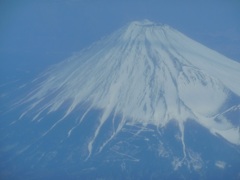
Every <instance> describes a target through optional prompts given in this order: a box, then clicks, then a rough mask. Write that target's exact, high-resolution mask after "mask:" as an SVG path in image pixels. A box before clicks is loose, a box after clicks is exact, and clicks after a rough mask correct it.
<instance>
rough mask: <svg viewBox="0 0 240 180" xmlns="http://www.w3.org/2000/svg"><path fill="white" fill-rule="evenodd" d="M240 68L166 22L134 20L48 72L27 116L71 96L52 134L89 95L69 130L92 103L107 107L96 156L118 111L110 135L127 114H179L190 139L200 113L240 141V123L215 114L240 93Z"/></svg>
mask: <svg viewBox="0 0 240 180" xmlns="http://www.w3.org/2000/svg"><path fill="white" fill-rule="evenodd" d="M239 69H240V64H239V63H237V62H234V61H232V60H229V59H228V58H226V57H224V56H222V55H220V54H219V53H217V52H215V51H213V50H210V49H208V48H207V47H205V46H203V45H201V44H199V43H197V42H195V41H194V40H191V39H190V38H188V37H187V36H185V35H183V34H182V33H180V32H178V31H177V30H175V29H173V28H171V27H169V26H167V25H161V24H156V23H152V22H150V21H148V20H144V21H140V22H138V21H135V22H132V23H130V24H128V25H127V26H124V27H123V28H122V29H120V30H118V31H116V32H115V33H113V34H112V35H110V36H108V37H106V38H105V39H103V40H101V41H99V42H98V43H96V44H94V45H93V46H91V47H90V48H88V49H85V50H84V51H82V52H81V53H80V54H78V55H75V56H73V57H71V58H69V59H67V60H66V61H64V62H62V63H59V64H57V65H56V66H54V67H52V68H51V69H50V70H49V71H47V72H46V74H43V77H44V78H45V79H44V80H41V81H40V83H39V84H38V87H37V88H36V89H35V91H33V93H31V94H30V95H29V96H28V97H27V98H26V99H25V100H24V101H23V102H22V104H27V105H28V107H27V108H26V110H25V111H24V112H23V113H22V115H21V116H20V119H21V118H24V117H25V115H27V114H28V113H30V112H32V111H33V112H35V114H36V115H35V116H34V117H33V120H38V119H39V118H41V116H43V115H44V114H46V115H47V114H50V113H52V112H55V111H57V110H58V109H59V108H60V107H61V106H62V105H63V104H64V103H65V102H66V101H68V100H71V103H70V105H69V107H68V108H67V109H66V111H65V113H64V115H63V116H62V118H60V119H59V120H57V121H56V122H55V123H54V124H53V125H52V126H51V127H50V128H49V129H48V130H47V131H46V132H45V133H44V134H43V136H46V135H47V134H48V133H49V132H50V131H51V130H53V129H54V128H56V127H57V126H58V125H59V124H60V123H62V122H63V121H64V119H65V118H66V117H68V116H69V115H70V114H71V113H72V112H73V111H74V110H75V109H76V107H77V106H78V105H79V104H82V103H88V104H89V105H88V107H87V110H86V111H85V113H83V114H82V116H81V117H79V121H78V122H77V124H76V125H74V127H72V128H70V129H69V131H68V135H67V136H68V137H69V136H71V133H72V132H73V131H74V130H75V128H76V127H78V126H80V125H81V123H82V122H83V121H84V119H85V116H86V115H87V114H88V113H89V112H91V110H92V109H94V108H97V109H102V110H103V113H102V115H101V117H99V120H97V122H98V126H97V127H96V129H95V132H94V133H93V136H92V138H91V140H90V141H89V143H88V151H89V157H90V155H91V153H92V148H93V144H94V143H95V139H96V138H97V136H98V135H99V133H100V132H101V129H102V127H103V126H104V124H105V123H106V122H107V121H114V120H109V117H110V115H111V114H112V113H114V114H116V115H121V116H122V120H121V122H120V123H119V126H118V127H117V128H116V129H115V132H113V133H112V135H111V136H110V137H109V139H112V138H113V135H114V134H117V133H118V132H120V131H121V128H122V127H123V126H124V124H126V123H127V122H128V123H129V122H130V123H132V124H135V123H141V124H142V125H143V126H146V125H148V124H154V125H156V126H159V127H164V126H166V124H168V123H169V122H170V121H172V120H175V121H177V122H178V124H179V128H180V131H181V134H182V144H183V147H185V144H184V122H185V121H186V120H188V119H195V120H196V121H197V122H198V123H199V124H201V125H202V126H204V127H205V128H207V129H208V130H209V131H210V132H212V133H213V134H214V135H217V134H219V135H221V136H222V137H223V138H225V139H226V140H227V141H229V142H231V143H233V144H236V145H239V144H240V136H239V125H238V126H236V125H233V124H232V123H231V121H230V120H228V119H227V118H225V120H222V121H216V120H215V116H216V115H217V114H219V113H221V112H218V111H219V109H221V108H222V107H223V106H225V104H224V103H226V102H227V100H228V99H229V97H230V96H231V94H233V95H234V94H235V95H236V97H238V101H239V96H240V86H239V84H240V79H239V77H240V71H239ZM229 79H230V80H229ZM36 81H37V80H36ZM42 102H44V103H43V106H41V107H39V105H40V104H41V103H42ZM239 102H240V101H239ZM233 105H236V104H232V105H229V106H233ZM114 116H115V115H114ZM183 149H184V148H183Z"/></svg>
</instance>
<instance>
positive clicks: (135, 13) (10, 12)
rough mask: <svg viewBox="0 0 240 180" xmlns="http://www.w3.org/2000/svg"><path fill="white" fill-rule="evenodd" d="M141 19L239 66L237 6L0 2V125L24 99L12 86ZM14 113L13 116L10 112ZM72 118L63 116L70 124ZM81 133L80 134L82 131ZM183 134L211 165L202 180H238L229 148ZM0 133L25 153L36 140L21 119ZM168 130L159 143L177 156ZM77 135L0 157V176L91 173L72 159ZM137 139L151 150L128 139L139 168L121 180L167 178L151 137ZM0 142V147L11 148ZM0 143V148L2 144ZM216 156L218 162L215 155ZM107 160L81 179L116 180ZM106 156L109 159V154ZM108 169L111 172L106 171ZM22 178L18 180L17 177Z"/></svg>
mask: <svg viewBox="0 0 240 180" xmlns="http://www.w3.org/2000/svg"><path fill="white" fill-rule="evenodd" d="M142 19H149V20H151V21H155V22H159V23H166V24H168V25H170V26H172V27H173V28H176V29H177V30H179V31H180V32H182V33H184V34H186V35H187V36H189V37H191V38H193V39H194V40H196V41H198V42H200V43H202V44H204V45H206V46H208V47H209V48H212V49H214V50H216V51H218V52H220V53H222V54H224V55H226V56H227V57H230V58H232V59H234V60H236V61H238V62H240V50H239V49H240V21H239V19H240V1H239V0H201V1H199V0H181V1H180V0H166V1H163V0H21V1H20V0H0V116H1V117H4V118H2V119H1V121H3V123H2V124H4V122H6V121H8V120H9V119H10V120H12V119H15V118H18V117H16V116H17V114H18V113H20V112H17V111H13V113H10V115H9V114H7V116H4V115H2V113H5V112H6V111H7V110H8V108H9V105H10V104H13V103H14V100H15V98H16V99H17V98H18V95H19V94H21V93H24V92H22V90H21V88H19V87H21V86H22V84H24V83H28V82H30V81H31V80H32V79H33V78H34V77H36V76H37V75H38V74H39V73H41V72H42V71H44V70H45V69H46V68H48V67H49V66H50V65H52V64H55V63H57V62H60V61H62V60H64V59H65V58H68V57H69V56H71V55H72V54H74V53H75V52H78V51H80V50H81V49H83V48H85V47H88V46H89V45H90V44H91V43H93V42H94V41H96V40H99V39H100V38H101V37H103V36H107V35H109V34H110V33H112V32H113V31H115V30H117V29H118V28H120V27H122V26H123V25H125V24H126V23H129V22H131V21H133V20H142ZM13 95H14V96H13ZM21 97H22V96H21ZM5 103H6V104H5ZM1 107H3V108H1ZM21 108H24V107H20V108H19V109H17V110H18V111H21V110H22V109H21ZM15 112H16V114H14V113H15ZM58 113H59V114H58ZM58 113H56V114H54V115H53V116H50V117H47V118H49V119H47V121H44V122H43V124H41V125H42V126H47V125H48V123H51V122H49V121H48V120H54V119H57V118H58V117H59V116H61V115H62V114H61V113H62V112H61V111H60V112H58ZM75 113H77V114H78V113H79V112H75ZM98 113H99V112H95V113H89V115H88V116H89V117H87V118H88V120H90V121H87V122H88V123H89V124H90V125H94V121H93V120H94V119H95V118H96V117H98V116H97V115H98ZM20 114H21V113H20ZM74 115H76V114H73V116H74ZM93 117H94V118H93ZM73 120H74V119H71V118H69V121H70V122H71V121H73ZM91 120H92V121H91ZM69 121H64V122H65V123H66V124H64V126H62V127H63V128H62V129H61V130H64V129H67V128H68V126H69V125H71V124H70V123H69ZM89 124H87V125H89ZM29 127H31V128H29ZM1 128H2V127H1ZM81 128H82V129H83V130H84V129H85V126H83V127H81ZM106 128H109V127H106ZM186 129H187V130H186V135H185V136H186V143H187V144H188V145H190V147H191V148H192V149H193V150H195V151H196V152H201V155H202V157H203V159H204V160H206V162H213V163H209V164H206V167H204V169H206V176H207V177H208V179H214V178H215V179H220V178H221V177H224V178H225V177H229V179H231V178H232V175H234V176H233V177H234V178H235V177H239V176H237V175H238V172H239V169H238V167H239V161H238V160H239V159H238V158H236V157H238V155H239V153H237V152H236V151H235V150H234V148H232V146H231V145H230V146H227V145H226V144H225V143H226V142H225V141H222V139H221V138H218V137H215V136H212V135H211V134H210V133H209V132H208V131H206V129H203V128H201V127H199V125H197V124H194V123H192V122H190V123H189V124H187V125H186ZM1 130H3V131H1V134H4V133H5V132H7V133H9V134H10V135H11V133H13V134H12V137H11V136H10V138H7V140H9V139H10V140H12V141H13V142H15V141H17V142H19V148H25V145H26V144H27V145H28V144H31V143H32V141H33V140H35V138H36V137H38V136H37V135H36V134H38V133H39V134H40V133H41V131H42V130H41V126H40V127H39V125H38V124H37V125H35V124H31V122H29V121H23V122H22V123H19V125H16V126H15V127H14V128H11V127H9V129H8V128H6V129H1ZM58 130H59V129H58ZM175 131H176V132H177V131H178V129H177V128H176V127H175V126H174V125H172V124H170V125H169V126H168V127H167V128H166V133H165V137H164V138H162V137H160V138H162V140H163V142H164V143H166V144H167V145H169V147H171V148H172V149H173V151H174V153H176V154H178V153H181V151H179V149H181V144H180V143H176V141H175V140H174V139H175V138H174V137H173V134H174V133H173V132H175ZM80 132H81V131H77V133H76V134H75V136H74V137H73V139H71V140H69V141H66V143H65V144H63V146H62V147H60V146H57V145H55V144H54V143H51V142H55V141H56V140H57V141H58V140H59V138H61V136H63V135H64V134H62V133H59V132H58V131H57V130H56V131H54V132H53V133H52V134H51V135H50V136H48V138H47V139H46V140H45V139H43V140H41V141H39V142H37V143H36V144H37V145H39V147H40V148H39V147H38V146H37V145H36V146H35V144H34V145H32V146H31V148H30V149H29V151H28V152H27V153H26V156H25V155H22V156H20V157H12V156H13V154H14V153H15V152H11V151H10V152H7V153H6V154H3V155H2V156H1V158H2V159H3V160H5V159H7V160H8V159H10V161H6V162H7V163H6V162H5V161H4V163H3V161H2V163H1V167H2V166H3V167H4V168H5V169H4V170H5V171H4V175H6V176H5V177H22V178H23V179H24V178H25V177H27V178H29V177H31V176H30V175H29V174H31V173H32V174H34V176H33V177H32V178H34V177H35V178H36V177H37V179H46V177H48V178H49V177H55V179H61V178H63V177H65V176H66V177H71V176H73V178H74V177H77V178H78V179H79V177H82V174H80V175H79V174H78V173H82V172H79V169H83V168H82V167H84V168H86V167H87V168H88V167H92V164H95V161H93V162H91V161H90V162H89V164H87V165H85V162H81V161H80V160H79V157H81V155H82V152H81V151H79V150H78V149H77V148H78V146H79V137H81V138H82V139H84V136H83V137H82V136H80V134H79V133H80ZM7 133H5V134H7ZM55 135H57V137H58V138H56V137H55ZM81 135H82V134H81ZM127 135H128V134H124V132H123V133H122V134H120V135H119V137H118V138H116V140H115V141H116V142H117V141H118V140H121V139H122V138H124V137H126V136H127ZM142 135H143V136H145V137H148V138H149V139H150V140H151V144H150V145H151V146H152V147H151V148H152V149H150V150H149V146H148V144H141V143H142V142H141V140H142V139H130V140H129V146H130V145H134V144H139V145H140V146H141V147H142V149H141V152H138V156H139V157H141V158H143V162H144V163H139V164H137V165H136V164H131V163H128V164H126V169H130V172H131V173H132V174H131V173H130V174H127V177H128V176H129V177H132V176H133V177H134V179H136V176H135V175H136V174H140V175H139V176H142V177H149V176H148V175H149V174H152V173H159V174H160V175H162V174H163V175H166V177H169V176H170V175H169V174H170V173H172V172H173V170H172V166H171V164H170V162H167V160H166V162H165V161H163V162H162V161H156V162H155V159H156V156H155V155H156V154H154V153H156V152H155V151H153V150H156V149H157V148H156V147H155V144H154V143H153V142H155V141H156V139H154V138H152V134H148V133H145V134H144V133H143V134H142ZM14 138H16V139H14ZM151 138H152V139H151ZM82 139H80V140H82ZM171 140H172V141H171ZM206 140H207V141H208V142H207V143H206ZM1 142H4V143H6V145H8V144H10V143H11V142H10V143H9V142H7V141H1ZM116 142H113V144H114V143H116ZM196 142H198V143H196ZM0 145H1V146H5V144H0ZM110 145H111V144H110ZM16 147H18V146H16ZM125 147H126V149H127V150H128V148H129V149H130V150H134V149H132V147H128V146H123V148H125ZM55 149H57V150H58V151H59V152H58V153H59V154H60V155H59V156H58V154H57V156H56V154H52V152H51V151H52V150H55ZM16 151H17V150H16ZM175 151H176V152H175ZM38 152H42V153H45V152H46V157H44V158H45V159H44V158H43V161H41V163H39V164H38V161H37V160H38V158H39V157H38V154H37V153H38ZM70 152H71V153H72V152H73V155H74V156H73V158H72V159H73V162H70V161H66V159H65V158H66V157H67V155H68V154H69V153H70ZM223 154H224V155H225V154H226V156H224V157H223ZM113 155H114V154H113ZM55 156H56V157H57V158H56V160H55V159H54V157H55ZM109 156H112V154H108V151H106V153H105V154H104V153H103V154H100V155H99V156H97V157H96V159H95V160H96V162H98V163H96V167H97V168H99V169H100V170H99V171H96V172H95V174H94V173H92V172H91V171H90V173H88V172H86V175H87V178H85V179H90V178H89V177H91V176H92V179H94V178H96V177H101V176H102V175H103V174H104V173H106V172H108V173H109V174H110V175H109V174H108V175H109V176H110V177H118V178H119V179H123V178H124V177H121V176H116V175H120V174H121V171H119V162H116V163H115V164H114V163H113V164H111V165H110V166H109V165H108V164H107V165H106V164H101V163H99V162H102V158H106V157H107V158H109ZM113 157H114V158H115V156H113ZM113 157H112V158H113ZM114 158H113V160H114ZM11 159H12V160H11ZM53 159H54V161H53ZM219 159H220V160H223V161H226V162H231V164H230V165H231V167H230V166H229V167H227V168H226V169H227V170H226V171H221V169H220V170H219V169H218V168H217V167H215V165H214V162H215V161H216V160H219ZM153 162H154V163H153ZM166 164H167V165H166ZM32 165H34V166H35V169H34V168H32ZM122 165H125V164H121V166H122ZM133 165H134V166H133ZM109 167H111V168H112V169H111V170H109ZM146 167H147V168H146ZM159 167H160V168H159ZM209 169H211V170H209ZM26 170H29V172H28V171H26ZM63 170H65V171H63ZM101 170H105V171H101ZM113 170H115V171H113ZM144 170H145V171H144ZM31 171H32V172H31ZM148 171H149V172H148ZM23 172H24V173H25V174H24V175H25V176H23ZM136 172H137V173H136ZM186 172H188V173H190V175H189V176H188V177H189V179H197V178H198V176H196V177H194V175H195V174H191V173H192V172H191V171H190V172H189V171H188V169H187V168H186V169H183V171H181V172H180V175H181V173H182V174H185V173H186ZM1 173H2V172H1ZM51 173H52V174H51ZM141 173H142V174H141ZM168 173H169V174H168ZM178 173H179V172H177V174H173V176H171V178H170V179H173V178H178V177H180V175H179V174H178ZM66 174H67V175H66ZM159 174H155V176H156V177H159V176H160V175H159ZM62 175H65V176H62ZM200 176H201V174H200ZM216 176H217V178H216ZM163 178H164V177H163ZM25 179H26V178H25ZM51 179H54V178H51ZM65 179H66V178H65ZM144 179H146V178H144Z"/></svg>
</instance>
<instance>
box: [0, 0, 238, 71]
mask: <svg viewBox="0 0 240 180" xmlns="http://www.w3.org/2000/svg"><path fill="white" fill-rule="evenodd" d="M142 19H149V20H151V21H155V22H160V23H165V24H168V25H170V26H172V27H174V28H176V29H177V30H179V31H181V32H182V33H184V34H186V35H187V36H190V37H191V38H193V39H195V40H197V41H199V42H201V43H203V44H204V45H206V46H208V47H210V48H212V49H214V50H217V51H218V52H220V53H222V54H224V55H226V56H228V57H230V58H233V59H234V60H236V61H238V62H240V20H239V19H240V1H239V0H165V1H163V0H38V1H37V0H21V1H19V0H1V1H0V39H1V41H0V61H1V63H0V66H1V67H0V71H1V73H4V72H6V71H7V72H9V71H10V70H9V68H7V67H12V66H13V67H15V70H16V69H18V71H25V73H27V72H28V71H29V72H31V71H36V72H38V71H41V70H42V69H44V68H46V67H47V66H49V64H53V63H55V62H59V61H62V60H64V59H65V58H67V57H69V56H71V54H72V53H74V52H77V51H80V50H81V49H82V48H84V47H87V46H89V45H90V44H91V43H93V42H94V41H96V40H99V39H100V38H101V37H103V36H106V35H108V34H109V33H112V32H113V31H115V30H117V29H118V28H120V27H121V26H123V25H125V24H126V23H128V22H131V21H133V20H142ZM3 67H4V68H3ZM19 69H20V70H19Z"/></svg>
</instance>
